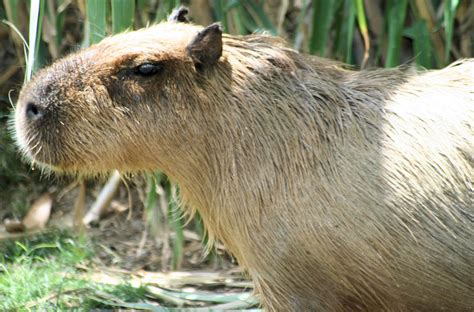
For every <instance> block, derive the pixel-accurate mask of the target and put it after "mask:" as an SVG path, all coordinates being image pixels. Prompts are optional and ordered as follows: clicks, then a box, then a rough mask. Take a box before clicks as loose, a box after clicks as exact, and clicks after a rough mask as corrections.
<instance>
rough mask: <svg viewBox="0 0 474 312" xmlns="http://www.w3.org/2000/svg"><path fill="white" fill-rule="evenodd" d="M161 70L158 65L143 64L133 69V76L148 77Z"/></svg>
mask: <svg viewBox="0 0 474 312" xmlns="http://www.w3.org/2000/svg"><path fill="white" fill-rule="evenodd" d="M162 69H163V65H162V64H160V63H144V64H141V65H139V66H137V67H136V68H135V74H137V75H140V76H144V77H149V76H153V75H155V74H157V73H159V72H160V71H161V70H162Z"/></svg>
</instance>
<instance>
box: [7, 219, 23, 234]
mask: <svg viewBox="0 0 474 312" xmlns="http://www.w3.org/2000/svg"><path fill="white" fill-rule="evenodd" d="M3 224H4V225H5V230H7V232H8V233H19V232H24V231H25V226H24V225H23V223H22V222H21V221H20V220H10V219H5V220H4V221H3Z"/></svg>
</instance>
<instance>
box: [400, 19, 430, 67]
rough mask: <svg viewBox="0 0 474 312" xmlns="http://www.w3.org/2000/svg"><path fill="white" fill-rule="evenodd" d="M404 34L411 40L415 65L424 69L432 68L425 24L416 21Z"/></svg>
mask: <svg viewBox="0 0 474 312" xmlns="http://www.w3.org/2000/svg"><path fill="white" fill-rule="evenodd" d="M404 34H405V35H406V36H407V37H409V38H411V39H412V40H413V50H414V52H415V59H416V63H417V64H418V65H420V66H422V67H424V68H432V67H433V66H432V59H433V55H432V47H431V41H430V34H429V31H428V27H427V26H426V22H425V21H424V20H417V21H416V22H415V23H414V24H413V26H412V27H410V28H408V29H406V30H405V32H404Z"/></svg>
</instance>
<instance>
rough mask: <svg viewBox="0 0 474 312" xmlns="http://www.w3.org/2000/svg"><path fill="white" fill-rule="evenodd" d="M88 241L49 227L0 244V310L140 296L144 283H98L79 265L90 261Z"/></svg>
mask: <svg viewBox="0 0 474 312" xmlns="http://www.w3.org/2000/svg"><path fill="white" fill-rule="evenodd" d="M91 250H92V247H91V244H90V243H89V242H88V241H87V240H86V239H85V238H81V237H76V236H72V235H71V234H68V233H67V232H51V233H48V234H42V235H39V236H37V237H34V238H30V239H21V240H17V241H15V242H3V243H2V244H1V245H0V251H1V253H0V256H2V257H1V258H0V311H13V310H14V311H26V310H30V309H33V310H38V311H50V310H60V311H63V310H68V309H71V308H80V310H82V311H89V310H90V309H93V308H94V309H98V308H109V309H110V308H111V307H112V306H110V305H107V304H105V303H104V302H103V301H101V300H95V299H94V298H100V297H104V296H105V297H107V296H108V297H110V298H115V297H117V298H121V300H124V301H127V302H135V301H140V300H143V298H144V297H145V290H144V288H143V287H134V286H131V285H129V284H127V283H119V284H117V285H110V284H107V283H105V284H103V283H98V282H95V281H91V280H89V279H88V276H87V272H84V270H83V269H79V268H78V265H82V267H83V268H84V267H89V266H91V263H90V261H91V258H92V256H93V253H92V252H91Z"/></svg>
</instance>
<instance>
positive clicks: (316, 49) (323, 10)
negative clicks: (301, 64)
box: [309, 0, 341, 56]
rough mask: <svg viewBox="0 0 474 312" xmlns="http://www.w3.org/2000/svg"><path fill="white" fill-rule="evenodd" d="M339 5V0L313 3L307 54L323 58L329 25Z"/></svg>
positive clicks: (321, 0) (322, 0)
mask: <svg viewBox="0 0 474 312" xmlns="http://www.w3.org/2000/svg"><path fill="white" fill-rule="evenodd" d="M340 3H341V1H340V0H335V1H326V0H315V1H313V24H312V32H311V41H310V44H309V52H310V53H311V54H317V55H320V56H324V55H325V54H326V46H327V41H328V37H329V33H330V30H331V24H332V21H333V18H334V13H335V12H336V10H337V7H338V6H339V4H340Z"/></svg>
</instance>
